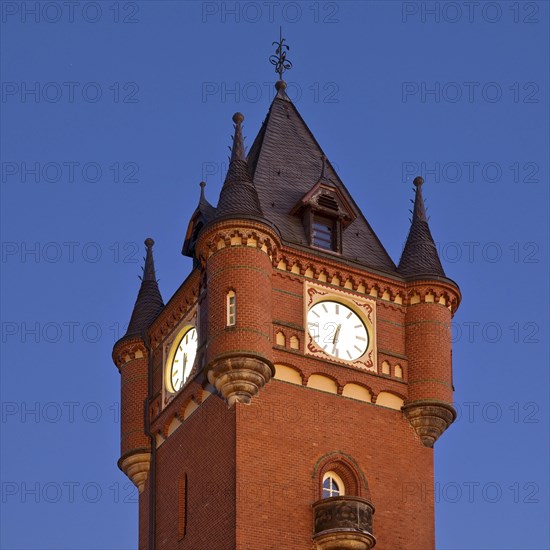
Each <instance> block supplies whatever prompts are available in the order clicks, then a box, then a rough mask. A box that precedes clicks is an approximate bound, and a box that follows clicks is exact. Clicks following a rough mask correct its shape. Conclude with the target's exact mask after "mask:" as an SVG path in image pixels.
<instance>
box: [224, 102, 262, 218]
mask: <svg viewBox="0 0 550 550" xmlns="http://www.w3.org/2000/svg"><path fill="white" fill-rule="evenodd" d="M243 120H244V117H243V115H242V114H241V113H235V114H234V115H233V122H234V123H235V135H234V137H233V147H232V148H231V158H230V160H229V168H228V169H227V175H226V177H225V181H224V183H223V187H222V190H221V192H220V200H219V201H218V206H217V207H216V218H224V217H230V216H239V215H252V216H259V217H261V216H262V208H261V206H260V201H259V200H258V193H257V191H256V188H255V187H254V183H253V180H252V176H251V174H250V169H249V166H248V162H247V161H246V157H245V153H244V141H243V134H242V128H241V123H242V121H243Z"/></svg>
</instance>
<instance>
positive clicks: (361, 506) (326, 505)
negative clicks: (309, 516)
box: [313, 496, 376, 550]
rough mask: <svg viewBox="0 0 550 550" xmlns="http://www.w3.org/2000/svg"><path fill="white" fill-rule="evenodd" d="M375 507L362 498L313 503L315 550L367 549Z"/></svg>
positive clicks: (322, 500) (372, 543) (370, 539)
mask: <svg viewBox="0 0 550 550" xmlns="http://www.w3.org/2000/svg"><path fill="white" fill-rule="evenodd" d="M373 514H374V506H373V505H372V504H371V503H370V502H369V501H368V500H365V499H364V498H360V497H353V496H343V497H331V498H324V499H321V500H318V501H317V502H315V503H314V504H313V540H314V541H315V544H316V547H317V550H370V549H371V548H373V547H374V545H375V544H376V539H375V538H374V536H373V534H372V515H373Z"/></svg>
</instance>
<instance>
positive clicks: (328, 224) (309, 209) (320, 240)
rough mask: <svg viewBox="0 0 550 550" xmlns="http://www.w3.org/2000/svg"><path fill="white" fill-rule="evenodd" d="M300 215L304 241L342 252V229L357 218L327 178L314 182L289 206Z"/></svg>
mask: <svg viewBox="0 0 550 550" xmlns="http://www.w3.org/2000/svg"><path fill="white" fill-rule="evenodd" d="M292 214H294V215H299V216H301V217H302V222H303V224H304V230H305V233H306V238H307V244H308V245H309V246H314V247H315V248H321V249H323V250H330V251H332V252H338V253H341V252H342V233H343V231H344V230H345V228H346V227H347V226H348V225H349V224H350V223H351V222H352V221H353V220H354V219H355V218H356V214H355V212H354V210H353V209H352V208H351V206H350V204H349V203H348V201H347V200H346V199H345V197H344V195H343V193H342V191H341V190H340V189H339V188H338V187H336V186H335V185H333V184H332V183H329V182H321V181H319V182H317V183H316V184H315V185H314V186H313V187H312V189H311V190H310V191H309V192H308V193H306V195H305V196H304V197H302V199H301V200H300V201H299V202H298V204H297V205H296V206H295V207H294V208H293V209H292Z"/></svg>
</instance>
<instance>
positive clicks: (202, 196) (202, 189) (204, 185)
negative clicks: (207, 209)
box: [199, 181, 206, 201]
mask: <svg viewBox="0 0 550 550" xmlns="http://www.w3.org/2000/svg"><path fill="white" fill-rule="evenodd" d="M199 185H200V186H201V197H200V200H201V201H202V200H204V198H205V197H204V188H205V187H206V182H205V181H201V182H200V183H199Z"/></svg>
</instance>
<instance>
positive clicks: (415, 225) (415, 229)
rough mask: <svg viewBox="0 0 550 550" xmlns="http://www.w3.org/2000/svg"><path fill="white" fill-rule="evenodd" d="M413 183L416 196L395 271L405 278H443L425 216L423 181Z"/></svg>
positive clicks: (442, 271) (443, 272)
mask: <svg viewBox="0 0 550 550" xmlns="http://www.w3.org/2000/svg"><path fill="white" fill-rule="evenodd" d="M413 183H414V185H415V187H416V194H415V198H414V208H413V212H412V222H411V228H410V230H409V235H408V236H407V242H406V243H405V247H404V248H403V254H402V255H401V260H400V261H399V266H398V268H397V271H398V272H399V273H401V275H404V276H405V277H415V276H424V275H427V276H437V277H445V271H444V270H443V266H442V265H441V260H440V259H439V254H438V253H437V248H436V246H435V243H434V240H433V237H432V233H431V231H430V227H429V225H428V218H427V216H426V208H425V206H424V199H423V197H422V184H423V183H424V180H423V179H422V178H421V177H420V176H418V177H417V178H415V179H414V182H413Z"/></svg>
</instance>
